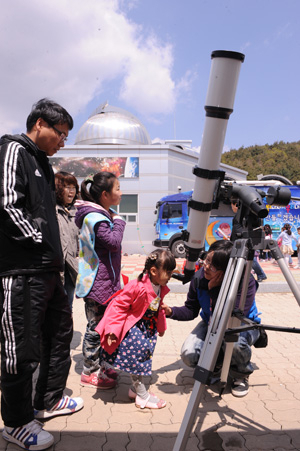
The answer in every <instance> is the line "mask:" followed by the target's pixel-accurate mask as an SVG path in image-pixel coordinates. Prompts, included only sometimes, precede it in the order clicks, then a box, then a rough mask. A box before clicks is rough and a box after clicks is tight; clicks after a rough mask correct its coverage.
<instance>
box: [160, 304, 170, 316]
mask: <svg viewBox="0 0 300 451" xmlns="http://www.w3.org/2000/svg"><path fill="white" fill-rule="evenodd" d="M160 308H161V309H162V310H164V311H165V314H166V316H171V315H172V309H171V307H169V306H168V305H167V304H164V303H162V304H161V306H160Z"/></svg>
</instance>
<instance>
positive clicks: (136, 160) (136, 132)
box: [52, 104, 247, 254]
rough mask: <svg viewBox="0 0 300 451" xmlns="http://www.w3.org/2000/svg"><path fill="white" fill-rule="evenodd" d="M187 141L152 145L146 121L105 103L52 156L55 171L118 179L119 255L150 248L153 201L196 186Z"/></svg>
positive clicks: (236, 174) (233, 173)
mask: <svg viewBox="0 0 300 451" xmlns="http://www.w3.org/2000/svg"><path fill="white" fill-rule="evenodd" d="M190 145H191V142H190V141H165V142H164V143H163V144H152V142H151V139H150V136H149V134H148V132H147V130H146V128H145V127H144V125H143V124H142V123H141V122H140V121H139V120H138V119H137V118H136V117H135V116H133V115H132V114H130V113H129V112H127V111H125V110H122V109H120V108H115V107H111V106H108V105H107V104H103V105H102V106H100V107H99V108H97V109H96V110H95V111H94V112H93V113H92V114H91V116H90V117H89V118H88V120H87V121H86V122H85V123H84V124H83V125H82V127H81V128H80V130H79V132H78V134H77V136H76V140H75V144H74V145H70V146H65V147H64V149H62V150H60V152H59V154H58V155H59V156H58V157H55V158H52V160H53V161H52V164H53V166H54V169H55V170H64V171H66V172H71V173H72V174H74V175H75V176H76V177H77V179H78V182H79V185H80V183H81V181H82V180H83V179H84V178H85V177H86V176H87V175H89V174H91V173H93V174H95V173H97V172H100V171H101V170H108V171H110V172H113V173H115V174H116V175H117V176H118V177H119V180H120V185H121V191H122V193H123V195H122V202H121V204H120V206H119V207H118V209H119V212H120V213H121V214H122V215H123V216H125V218H126V220H127V225H126V229H125V235H124V239H123V245H122V247H123V253H128V254H132V253H140V254H142V253H145V254H148V253H149V252H151V250H153V245H152V241H153V240H154V239H155V228H154V225H153V224H154V221H155V214H154V210H155V205H156V202H157V201H158V200H159V199H160V198H161V197H163V196H166V195H168V194H174V193H176V192H177V191H178V189H181V190H182V191H188V190H191V189H193V187H194V175H193V173H192V169H193V167H194V166H195V165H196V164H197V163H198V158H199V154H198V152H195V151H193V150H192V149H190V148H189V147H188V146H190ZM220 169H222V170H224V171H226V175H227V176H229V177H232V178H234V179H238V180H245V179H246V176H247V172H245V171H242V170H240V169H237V168H234V167H232V166H228V165H224V164H221V165H220Z"/></svg>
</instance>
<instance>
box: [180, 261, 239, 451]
mask: <svg viewBox="0 0 300 451" xmlns="http://www.w3.org/2000/svg"><path fill="white" fill-rule="evenodd" d="M244 266H245V259H244V258H236V257H231V258H230V260H229V263H228V265H227V269H226V273H225V276H224V280H223V283H222V286H221V290H220V293H219V296H218V300H217V303H216V306H215V310H214V313H213V316H212V318H211V322H210V325H209V328H208V331H207V335H206V338H205V342H204V345H203V349H202V351H201V355H200V359H199V362H198V365H197V367H196V369H195V373H194V378H195V379H196V381H195V384H194V387H193V391H192V395H191V397H190V400H189V403H188V407H187V409H186V412H185V415H184V418H183V421H182V424H181V427H180V430H179V433H178V436H177V439H176V442H175V446H174V448H173V451H184V450H185V447H186V443H187V440H188V438H189V435H190V433H191V430H192V427H193V424H194V420H195V416H196V413H197V410H198V406H199V403H200V399H201V396H202V392H203V389H204V385H202V384H201V382H202V383H207V382H208V381H209V378H210V375H211V372H212V371H213V369H214V366H215V363H216V360H217V357H218V354H219V350H220V347H221V344H222V341H223V338H224V334H225V330H226V327H227V324H228V320H229V318H230V316H231V313H232V310H233V307H234V303H235V300H236V296H237V292H238V287H239V284H240V280H241V277H242V274H243V270H244Z"/></svg>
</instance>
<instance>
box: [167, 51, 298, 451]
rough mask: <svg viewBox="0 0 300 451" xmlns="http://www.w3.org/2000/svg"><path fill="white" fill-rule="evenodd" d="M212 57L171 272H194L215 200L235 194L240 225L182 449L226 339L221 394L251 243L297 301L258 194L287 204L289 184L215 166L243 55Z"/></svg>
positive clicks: (178, 448) (179, 441) (187, 275)
mask: <svg viewBox="0 0 300 451" xmlns="http://www.w3.org/2000/svg"><path fill="white" fill-rule="evenodd" d="M211 57H212V66H211V72H210V78H209V86H208V93H207V98H206V105H205V111H206V120H205V125H204V132H203V141H202V144H201V149H200V155H199V160H198V166H195V168H194V170H193V173H194V174H195V176H196V180H195V185H194V192H193V196H192V199H191V200H190V202H189V207H190V214H189V221H188V225H187V230H186V231H184V232H183V241H184V243H185V249H186V254H187V261H186V265H185V269H184V275H174V276H176V278H178V279H180V280H182V281H183V283H185V282H187V281H189V280H191V278H192V276H193V274H194V272H195V263H196V261H197V259H198V257H199V254H200V251H201V249H203V248H204V242H205V233H206V229H207V225H208V220H209V216H210V212H211V210H212V209H213V208H218V204H219V202H220V200H225V199H226V200H227V201H231V200H233V199H238V200H239V208H238V213H237V215H236V219H237V221H238V223H239V228H238V231H237V239H236V240H234V244H233V248H232V251H231V255H230V259H229V263H228V265H227V268H226V272H225V274H224V278H223V281H222V285H221V288H220V292H219V296H218V299H217V302H216V305H215V307H214V310H213V313H212V316H211V317H210V321H209V325H208V330H207V334H206V338H205V341H204V343H203V348H202V349H201V354H200V358H199V361H198V364H197V366H196V368H195V371H194V376H193V377H194V379H195V383H194V387H193V391H192V394H191V396H190V400H189V403H188V406H187V409H186V412H185V414H184V417H183V421H182V424H181V427H180V430H179V433H178V436H177V438H176V441H175V444H174V448H173V451H184V450H185V449H186V443H187V440H188V437H189V435H190V432H191V430H192V426H193V422H194V419H195V416H196V413H197V410H198V406H199V403H200V399H201V396H202V393H203V390H204V385H210V383H211V380H212V375H213V370H214V368H215V365H216V362H217V358H218V355H219V351H220V348H221V346H222V343H223V342H225V344H226V347H225V354H224V359H223V364H222V372H221V379H220V383H221V392H220V395H221V393H222V391H223V389H224V387H225V386H226V383H227V377H228V372H229V367H230V362H231V357H232V350H233V345H234V341H236V338H237V334H238V333H239V332H240V331H241V330H243V328H244V325H242V322H244V315H243V312H244V306H245V299H246V294H247V289H248V284H249V279H250V275H251V269H252V263H253V258H254V253H255V250H256V249H257V250H263V249H269V250H270V251H271V254H272V257H273V258H274V259H275V260H276V262H277V263H278V265H279V267H280V269H281V271H282V273H283V275H284V276H285V278H286V280H287V282H288V285H289V287H290V288H291V291H292V292H293V294H294V296H295V298H296V300H297V302H298V304H299V306H300V290H299V287H298V285H297V283H296V281H295V280H294V278H293V276H292V274H291V273H290V271H289V268H288V266H287V265H286V263H285V261H284V258H283V255H282V253H281V251H280V249H279V248H278V244H277V242H276V240H273V239H269V240H267V239H265V236H264V232H263V229H262V221H263V218H265V217H266V216H267V215H268V210H267V208H266V206H265V204H264V202H263V198H266V201H267V203H268V204H269V205H273V204H277V205H282V206H286V205H288V203H289V202H290V199H291V192H290V190H289V189H287V188H282V187H280V186H278V187H271V188H270V189H269V190H268V192H267V193H265V192H264V191H262V190H259V189H254V188H252V187H249V186H243V185H239V184H237V183H235V182H228V181H225V173H224V172H223V171H220V170H218V168H219V164H220V160H221V154H222V150H223V146H224V139H225V132H226V128H227V123H228V119H229V116H230V114H231V113H232V111H233V103H234V97H235V92H236V87H237V81H238V76H239V72H240V67H241V63H242V62H243V61H244V55H243V54H241V53H237V52H230V51H224V50H218V51H214V52H212V54H211ZM296 200H298V199H296ZM174 276H173V277H174ZM180 276H182V277H180ZM240 286H242V292H241V298H240V303H239V309H238V312H234V307H235V303H236V298H237V293H238V290H239V287H240ZM236 313H237V314H236ZM238 326H240V327H238ZM248 326H249V328H251V329H253V328H257V327H261V328H262V327H263V325H261V324H260V325H258V326H257V325H256V324H250V325H247V327H248ZM264 327H265V329H269V330H281V331H284V332H292V333H300V329H296V328H280V327H276V326H264ZM203 384H204V385H203Z"/></svg>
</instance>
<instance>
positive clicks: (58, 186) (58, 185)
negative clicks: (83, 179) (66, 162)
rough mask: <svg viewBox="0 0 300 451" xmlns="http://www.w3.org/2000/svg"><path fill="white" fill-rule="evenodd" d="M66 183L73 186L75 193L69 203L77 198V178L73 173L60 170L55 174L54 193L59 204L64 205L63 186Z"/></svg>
mask: <svg viewBox="0 0 300 451" xmlns="http://www.w3.org/2000/svg"><path fill="white" fill-rule="evenodd" d="M68 185H73V186H75V189H76V194H75V197H74V199H73V202H72V204H71V205H73V204H74V203H75V201H76V199H77V198H78V193H79V186H78V183H77V179H76V177H75V176H74V175H73V174H69V172H64V171H60V172H57V173H56V174H55V193H56V202H57V203H58V204H59V205H64V192H65V187H66V186H68Z"/></svg>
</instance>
